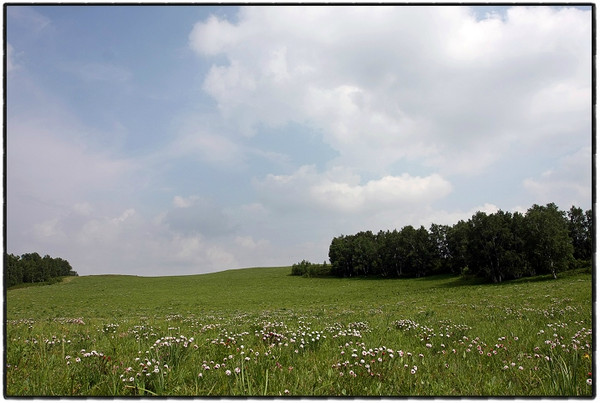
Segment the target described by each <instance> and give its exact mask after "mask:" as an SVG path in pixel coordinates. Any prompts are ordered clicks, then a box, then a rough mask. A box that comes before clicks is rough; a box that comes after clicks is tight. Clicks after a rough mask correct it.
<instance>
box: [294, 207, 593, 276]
mask: <svg viewBox="0 0 600 403" xmlns="http://www.w3.org/2000/svg"><path fill="white" fill-rule="evenodd" d="M592 244H593V216H592V211H591V210H587V211H585V212H584V211H583V210H582V209H581V208H579V207H575V206H573V207H571V209H570V210H569V211H568V212H564V211H561V210H559V209H558V207H557V206H556V205H555V204H554V203H549V204H547V205H546V206H540V205H537V204H534V205H533V206H532V207H531V208H529V209H528V210H527V212H526V213H525V214H522V213H519V212H515V213H510V212H504V211H502V210H499V211H497V212H496V213H493V214H486V213H484V212H477V213H475V214H474V215H473V216H472V217H471V219H469V220H468V221H463V220H461V221H459V222H457V223H456V224H454V225H452V226H449V225H439V224H432V225H431V226H430V228H429V230H428V229H426V228H425V227H423V226H421V227H419V228H414V227H413V226H411V225H407V226H405V227H403V228H402V229H401V230H399V231H398V230H393V231H385V232H384V231H379V232H378V233H377V234H374V233H373V232H371V231H362V232H359V233H357V234H355V235H341V236H339V237H335V238H334V239H333V240H332V241H331V245H330V247H329V261H330V263H331V264H330V265H327V264H325V263H324V264H323V265H320V264H313V263H310V262H307V261H302V262H300V263H297V264H295V265H294V266H292V274H295V275H305V276H318V275H331V276H338V277H354V276H380V277H388V278H399V277H423V276H428V275H432V274H445V273H451V274H462V275H473V276H477V277H482V278H485V279H486V280H488V281H491V282H494V283H498V282H501V281H504V280H509V279H517V278H521V277H525V276H534V275H539V274H552V275H553V276H554V277H556V275H557V273H559V272H561V271H564V270H566V269H568V268H575V267H584V266H585V267H589V266H590V265H591V260H592ZM324 273H325V274H324Z"/></svg>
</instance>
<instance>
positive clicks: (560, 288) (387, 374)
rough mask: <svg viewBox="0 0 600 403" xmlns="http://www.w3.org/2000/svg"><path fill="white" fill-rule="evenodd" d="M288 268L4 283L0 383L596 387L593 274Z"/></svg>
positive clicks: (78, 387) (317, 388)
mask: <svg viewBox="0 0 600 403" xmlns="http://www.w3.org/2000/svg"><path fill="white" fill-rule="evenodd" d="M289 273H290V268H289V267H280V268H253V269H240V270H229V271H224V272H219V273H212V274H203V275H195V276H178V277H135V276H115V275H110V276H81V277H73V278H70V279H69V281H67V282H62V283H58V284H54V285H50V286H43V287H30V288H22V289H15V290H9V291H8V292H7V294H6V314H7V353H6V354H7V364H8V367H7V393H8V394H9V395H38V396H39V395H44V396H46V395H70V394H75V395H111V396H112V395H134V394H135V395H140V394H159V395H179V396H181V395H184V396H188V395H201V396H206V395H221V396H223V395H225V396H231V395H244V396H257V395H263V394H266V395H279V394H283V395H286V394H291V395H302V396H314V395H318V396H323V395H327V396H328V395H352V396H372V395H393V396H399V395H402V396H406V395H410V396H422V395H426V396H432V395H433V396H449V395H458V396H465V395H469V396H471V395H477V396H481V395H483V396H498V395H501V396H502V395H508V396H515V395H516V396H542V395H544V396H547V395H552V396H556V395H560V396H565V395H567V396H574V395H584V396H589V395H591V393H592V386H590V383H591V378H592V375H590V373H591V372H592V362H591V354H592V351H591V338H592V332H591V327H592V278H591V275H589V274H584V273H579V274H577V273H564V274H561V276H560V277H559V278H558V279H557V280H554V279H550V278H547V277H537V278H532V279H527V280H523V281H513V282H508V283H502V284H497V285H494V284H473V283H469V282H465V281H464V280H461V279H459V278H456V277H450V276H438V277H427V278H421V279H397V280H379V279H339V278H302V277H295V276H290V275H289ZM170 338H172V339H170ZM190 338H193V339H194V340H193V342H190V341H189V339H190ZM176 339H178V341H177V342H175V340H176ZM161 340H162V341H161ZM227 340H229V341H227ZM166 341H168V343H170V345H169V346H166V345H165V342H166ZM156 343H158V345H157V344H156ZM161 343H162V344H161ZM183 344H185V345H186V346H185V347H183ZM586 344H587V346H586ZM242 346H243V347H242ZM388 350H389V351H388ZM82 351H83V352H82ZM90 351H95V352H96V354H99V353H102V357H110V365H109V363H107V361H106V358H101V357H99V356H96V355H92V356H90V355H89V354H90ZM390 351H391V352H390ZM374 352H376V354H375V355H373V353H374ZM408 353H410V355H408ZM86 354H87V356H86ZM250 356H251V357H252V358H251V359H250V360H246V358H247V357H250ZM66 357H69V358H66ZM229 357H231V358H229ZM380 358H381V359H382V360H379V359H380ZM77 359H79V360H78V361H77ZM146 359H147V363H150V364H152V365H150V366H149V367H148V368H149V369H151V371H149V370H148V371H147V372H143V371H142V370H141V369H140V368H142V367H140V366H139V363H140V361H144V360H146ZM152 359H154V360H155V362H160V363H161V364H160V366H157V367H155V366H154V365H155V362H152ZM365 359H366V360H365ZM223 360H224V361H223ZM361 360H363V362H361ZM371 361H373V362H371ZM144 362H146V361H144ZM211 362H212V363H211ZM67 363H68V364H67ZM217 364H219V365H218V368H216V369H215V366H217ZM223 364H224V365H223ZM164 365H167V367H165V366H164ZM207 366H208V367H210V369H206V367H207ZM367 366H368V367H367ZM128 368H131V369H130V370H128ZM289 368H292V369H289ZM140 371H142V372H140ZM155 371H157V372H155ZM227 371H230V373H229V374H227ZM200 373H202V376H201V377H199V376H198V375H199V374H200ZM50 374H54V375H52V376H50ZM588 379H589V380H588Z"/></svg>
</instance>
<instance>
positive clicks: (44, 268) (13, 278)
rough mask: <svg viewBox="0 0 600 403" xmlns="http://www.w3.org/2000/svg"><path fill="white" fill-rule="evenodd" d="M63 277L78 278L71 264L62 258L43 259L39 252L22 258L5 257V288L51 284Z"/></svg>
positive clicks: (10, 255) (46, 256)
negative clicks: (32, 284)
mask: <svg viewBox="0 0 600 403" xmlns="http://www.w3.org/2000/svg"><path fill="white" fill-rule="evenodd" d="M63 276H77V272H75V271H74V270H73V268H72V267H71V265H70V264H69V262H67V261H66V260H65V259H62V258H60V257H57V258H52V257H50V256H48V255H45V256H44V257H41V256H40V255H39V254H38V253H37V252H33V253H24V254H23V255H21V256H15V255H13V254H5V255H4V286H5V287H7V288H8V287H12V286H15V285H18V284H22V283H42V282H51V281H53V280H55V279H58V278H59V277H63Z"/></svg>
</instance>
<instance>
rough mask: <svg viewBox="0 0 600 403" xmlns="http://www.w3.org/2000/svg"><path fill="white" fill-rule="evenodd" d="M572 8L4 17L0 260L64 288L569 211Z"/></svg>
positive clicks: (66, 11)
mask: <svg viewBox="0 0 600 403" xmlns="http://www.w3.org/2000/svg"><path fill="white" fill-rule="evenodd" d="M591 22H592V16H591V10H590V9H589V7H588V8H586V7H578V8H569V7H540V6H537V7H524V6H516V7H502V8H489V7H485V8H476V7H467V6H459V7H448V6H443V7H440V6H437V7H436V6H428V7H397V6H396V7H389V6H387V7H325V6H317V7H287V6H286V7H281V6H279V7H277V6H276V7H241V8H240V7H234V6H221V7H207V6H185V7H184V6H58V7H50V6H35V7H31V6H8V7H7V18H6V30H7V35H6V48H7V72H6V74H7V75H6V79H7V94H6V106H7V121H6V133H7V134H6V135H7V169H6V178H7V222H6V226H7V249H8V252H9V253H16V254H22V253H25V252H31V251H37V252H39V253H41V254H50V255H52V256H60V257H63V258H65V259H67V260H69V262H71V264H72V265H73V267H74V268H75V270H77V271H78V272H79V273H80V274H82V275H86V274H100V273H121V274H136V275H153V276H154V275H180V274H191V273H203V272H211V271H218V270H224V269H229V268H236V267H251V266H272V265H289V264H292V263H295V262H297V261H299V260H302V259H309V260H312V261H318V262H321V261H323V260H326V259H327V253H328V247H329V243H330V241H331V239H332V238H333V237H334V236H337V235H340V234H351V233H355V232H357V231H361V230H373V231H378V230H380V229H383V230H387V229H393V228H401V227H403V226H405V225H415V226H417V225H425V226H426V227H428V226H429V225H430V224H431V223H432V222H433V223H439V224H454V223H455V222H456V221H458V220H459V219H468V218H469V217H470V216H471V215H472V214H473V213H475V212H476V211H478V210H480V211H487V212H493V211H495V210H496V209H502V210H508V211H517V210H518V211H525V210H526V209H527V208H528V207H530V206H531V205H532V204H534V203H537V204H546V203H548V202H555V203H557V204H558V205H559V206H560V207H561V208H562V209H565V210H566V209H568V208H569V207H570V206H571V205H573V204H574V205H578V206H581V207H583V208H585V209H589V208H591V194H592V193H591V189H592V184H591V158H592V156H591V138H592V134H591V35H592V32H591Z"/></svg>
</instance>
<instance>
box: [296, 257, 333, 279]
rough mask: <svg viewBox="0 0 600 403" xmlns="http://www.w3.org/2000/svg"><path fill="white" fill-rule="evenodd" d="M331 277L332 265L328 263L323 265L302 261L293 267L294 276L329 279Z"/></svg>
mask: <svg viewBox="0 0 600 403" xmlns="http://www.w3.org/2000/svg"><path fill="white" fill-rule="evenodd" d="M330 275H331V265H328V264H327V263H326V262H323V264H318V263H311V262H309V261H308V260H302V261H301V262H299V263H295V264H293V265H292V276H302V277H327V276H330Z"/></svg>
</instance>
